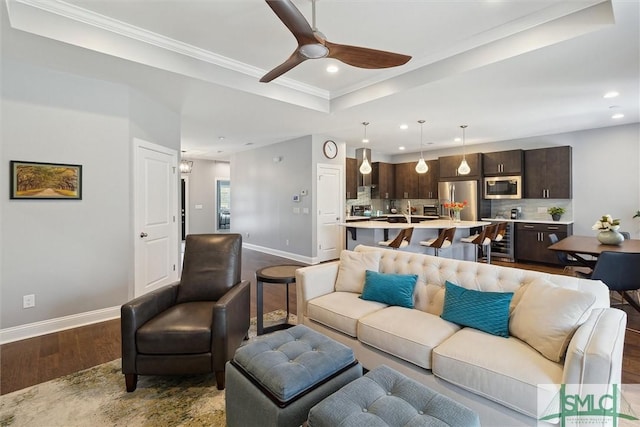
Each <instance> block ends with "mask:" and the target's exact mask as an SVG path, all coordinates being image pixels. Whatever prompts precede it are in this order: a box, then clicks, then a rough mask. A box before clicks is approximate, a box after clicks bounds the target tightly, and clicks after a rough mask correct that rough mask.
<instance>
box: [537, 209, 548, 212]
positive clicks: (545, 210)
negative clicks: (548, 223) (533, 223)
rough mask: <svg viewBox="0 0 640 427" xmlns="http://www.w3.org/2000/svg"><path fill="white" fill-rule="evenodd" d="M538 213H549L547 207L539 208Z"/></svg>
mask: <svg viewBox="0 0 640 427" xmlns="http://www.w3.org/2000/svg"><path fill="white" fill-rule="evenodd" d="M538 213H547V208H538Z"/></svg>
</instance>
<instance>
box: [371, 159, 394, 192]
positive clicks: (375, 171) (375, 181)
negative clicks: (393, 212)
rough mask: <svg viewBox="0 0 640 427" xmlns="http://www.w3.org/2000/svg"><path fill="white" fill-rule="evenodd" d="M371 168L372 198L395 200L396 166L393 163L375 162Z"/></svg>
mask: <svg viewBox="0 0 640 427" xmlns="http://www.w3.org/2000/svg"><path fill="white" fill-rule="evenodd" d="M371 168H372V171H371V198H372V199H393V198H394V197H395V191H396V189H395V183H396V180H395V167H394V165H393V164H391V163H384V162H374V163H373V164H372V165H371Z"/></svg>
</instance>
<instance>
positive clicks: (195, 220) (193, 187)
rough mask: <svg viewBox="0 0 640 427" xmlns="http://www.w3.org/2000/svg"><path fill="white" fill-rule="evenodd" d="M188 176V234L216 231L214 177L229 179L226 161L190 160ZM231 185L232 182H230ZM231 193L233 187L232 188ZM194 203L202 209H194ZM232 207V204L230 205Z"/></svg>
mask: <svg viewBox="0 0 640 427" xmlns="http://www.w3.org/2000/svg"><path fill="white" fill-rule="evenodd" d="M192 161H193V169H192V171H191V173H189V174H185V175H184V176H187V177H188V178H189V184H188V185H189V188H188V190H187V191H188V194H189V206H188V209H187V221H188V224H189V225H188V232H189V233H190V234H199V233H215V232H216V225H217V224H216V222H217V216H216V215H217V214H216V198H217V197H218V195H217V188H216V179H230V176H231V175H230V167H229V163H228V162H219V161H212V160H192ZM231 185H232V187H233V183H231ZM232 193H233V188H232ZM196 205H198V206H202V209H196ZM231 208H232V209H233V205H232V206H231Z"/></svg>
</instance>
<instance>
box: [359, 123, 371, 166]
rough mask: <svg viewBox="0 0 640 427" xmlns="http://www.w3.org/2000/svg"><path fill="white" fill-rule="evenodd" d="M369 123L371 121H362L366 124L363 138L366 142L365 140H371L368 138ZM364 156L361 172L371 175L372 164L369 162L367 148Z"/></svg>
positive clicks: (363, 152) (363, 141)
mask: <svg viewBox="0 0 640 427" xmlns="http://www.w3.org/2000/svg"><path fill="white" fill-rule="evenodd" d="M368 124H369V122H362V125H363V126H364V138H362V143H363V144H364V143H365V142H369V140H368V139H367V125H368ZM362 154H363V157H362V164H361V165H360V169H359V170H360V173H361V174H362V175H369V174H370V173H371V164H369V160H367V150H364V149H363V151H362Z"/></svg>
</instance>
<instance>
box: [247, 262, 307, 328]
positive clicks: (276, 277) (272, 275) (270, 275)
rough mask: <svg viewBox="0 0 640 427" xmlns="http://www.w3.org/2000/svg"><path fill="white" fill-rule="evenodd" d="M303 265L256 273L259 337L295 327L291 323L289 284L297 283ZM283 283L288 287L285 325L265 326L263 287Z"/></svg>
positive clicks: (280, 267) (272, 268)
mask: <svg viewBox="0 0 640 427" xmlns="http://www.w3.org/2000/svg"><path fill="white" fill-rule="evenodd" d="M300 267H303V266H302V265H272V266H269V267H264V268H261V269H260V270H258V271H256V317H257V322H256V323H257V324H256V333H257V335H262V334H266V333H269V332H273V331H276V330H280V329H287V328H290V327H291V326H294V325H292V324H290V323H288V321H289V284H291V283H295V281H296V270H297V269H299V268H300ZM265 283H267V284H271V283H281V284H285V285H286V286H287V317H285V319H284V323H276V324H274V325H271V326H268V327H265V326H264V319H263V316H264V307H263V295H262V291H263V286H264V284H265Z"/></svg>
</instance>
